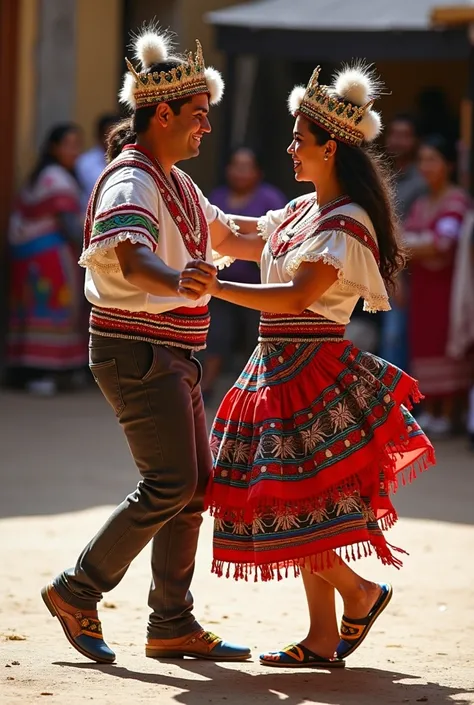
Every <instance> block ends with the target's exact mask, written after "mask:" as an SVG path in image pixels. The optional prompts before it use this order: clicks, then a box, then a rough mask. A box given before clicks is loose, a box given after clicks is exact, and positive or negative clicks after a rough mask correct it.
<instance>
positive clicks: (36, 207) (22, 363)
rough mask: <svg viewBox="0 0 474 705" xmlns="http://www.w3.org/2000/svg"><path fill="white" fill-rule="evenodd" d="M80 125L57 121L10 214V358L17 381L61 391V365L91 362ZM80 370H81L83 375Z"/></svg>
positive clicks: (67, 368) (40, 390)
mask: <svg viewBox="0 0 474 705" xmlns="http://www.w3.org/2000/svg"><path fill="white" fill-rule="evenodd" d="M80 152H81V133H80V130H79V128H78V127H77V126H76V125H74V124H72V123H65V124H61V125H57V126H56V127H54V128H53V129H52V130H51V131H50V133H49V135H48V137H47V139H46V141H45V144H44V147H43V150H42V152H41V155H40V158H39V160H38V164H37V165H36V167H35V169H34V170H33V173H32V174H31V176H30V178H29V180H28V182H27V184H26V186H25V188H24V189H23V191H22V192H21V193H20V195H19V197H18V200H17V203H16V204H15V209H14V212H13V214H12V217H11V221H10V228H9V244H10V253H11V268H10V312H9V314H10V315H9V319H10V320H9V332H8V342H7V364H8V367H9V369H10V373H11V377H12V379H13V380H15V381H16V383H19V384H20V385H21V386H26V388H27V389H28V390H29V391H30V392H32V393H35V394H40V395H42V396H50V395H52V394H54V393H55V392H56V391H57V384H58V373H60V372H68V373H70V375H69V376H70V378H71V381H72V380H73V379H74V373H75V372H78V371H80V370H82V368H84V367H85V366H86V365H87V329H86V327H83V315H82V314H83V312H84V307H83V296H82V281H83V280H82V275H81V271H80V269H79V266H78V265H77V259H78V256H79V252H80V247H81V242H82V219H81V217H80V213H81V200H80V195H81V194H80V188H79V185H78V182H77V180H76V177H75V173H74V165H75V163H76V160H77V158H78V156H79V154H80ZM77 377H79V375H77Z"/></svg>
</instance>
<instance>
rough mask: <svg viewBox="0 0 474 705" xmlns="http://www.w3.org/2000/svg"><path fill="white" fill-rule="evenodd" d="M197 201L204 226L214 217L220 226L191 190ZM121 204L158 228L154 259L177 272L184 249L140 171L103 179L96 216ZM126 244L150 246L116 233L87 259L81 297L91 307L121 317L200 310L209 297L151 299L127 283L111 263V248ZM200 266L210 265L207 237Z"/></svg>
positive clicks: (114, 262)
mask: <svg viewBox="0 0 474 705" xmlns="http://www.w3.org/2000/svg"><path fill="white" fill-rule="evenodd" d="M196 191H197V193H198V195H199V201H200V204H201V207H202V209H203V211H204V214H205V217H206V219H207V222H208V223H212V222H213V221H214V220H215V219H216V218H217V217H218V218H219V219H220V220H223V221H224V222H225V216H224V214H223V213H222V212H221V211H220V210H219V209H218V208H216V207H215V206H213V205H211V203H210V202H209V201H208V200H207V198H206V197H205V196H204V195H203V193H202V192H201V191H200V190H199V189H198V188H197V187H196ZM123 204H130V205H134V206H140V207H141V208H144V209H146V210H147V211H149V213H150V214H153V217H154V222H157V223H158V226H159V235H158V244H157V247H156V250H155V254H156V255H157V256H158V257H160V258H161V259H162V260H163V262H165V263H166V264H167V265H168V266H169V267H171V268H173V269H176V270H178V271H181V270H182V269H184V267H185V266H186V264H187V263H188V262H189V261H190V260H191V259H192V257H191V255H190V254H189V252H188V251H187V249H186V247H185V246H184V243H183V239H182V237H181V234H180V232H179V230H178V228H177V226H176V225H175V223H174V221H173V219H172V218H171V216H170V214H169V211H168V209H167V207H166V205H165V203H164V201H163V199H162V197H161V195H160V193H159V192H158V190H157V188H156V186H155V183H154V181H153V178H152V177H151V176H150V175H149V174H148V173H147V172H145V171H144V170H143V169H139V168H135V167H129V166H127V167H123V168H121V169H116V170H115V171H113V172H112V173H111V174H109V176H108V177H107V178H106V180H105V182H104V184H103V185H102V186H101V190H100V193H99V196H98V199H97V208H96V215H99V214H101V213H104V212H106V211H109V210H110V209H112V208H116V207H117V206H120V205H123ZM125 239H129V240H131V241H132V242H143V243H144V244H146V245H147V246H148V247H149V248H150V249H153V247H152V245H151V244H150V241H149V240H147V239H145V238H144V237H142V236H140V235H137V233H130V232H126V231H124V232H121V233H120V235H118V236H117V235H115V236H114V238H113V241H109V242H106V243H105V244H104V245H103V246H102V247H100V248H98V249H97V246H95V249H94V251H93V253H92V254H89V255H87V269H86V277H85V295H86V298H87V300H88V301H89V302H90V303H91V304H93V305H94V306H99V307H102V308H118V309H124V310H127V311H145V312H146V313H153V314H158V313H163V312H164V311H170V310H172V309H174V308H179V307H180V306H186V307H189V308H195V307H199V306H205V305H206V304H207V303H208V301H209V299H210V296H204V297H202V298H200V299H198V300H197V301H191V300H190V299H187V298H185V297H182V296H168V297H165V296H153V295H151V294H147V293H146V292H145V291H143V290H141V289H138V288H137V287H136V286H133V284H130V283H129V282H127V281H126V280H125V279H124V277H123V275H122V271H121V269H120V265H119V263H118V260H117V256H116V252H115V246H116V245H117V244H118V243H119V242H121V241H123V240H125ZM206 261H207V262H210V263H212V249H211V239H210V237H209V239H208V244H207V251H206Z"/></svg>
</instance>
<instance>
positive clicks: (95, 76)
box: [74, 0, 124, 146]
mask: <svg viewBox="0 0 474 705" xmlns="http://www.w3.org/2000/svg"><path fill="white" fill-rule="evenodd" d="M76 1H77V0H76ZM122 25H123V22H122V0H78V1H77V8H76V76H75V102H74V119H75V121H76V122H77V123H78V124H79V125H81V126H82V128H83V130H84V138H85V144H86V146H91V144H92V143H93V142H94V140H95V123H96V120H97V118H98V117H99V116H100V115H102V114H104V113H110V112H117V110H118V102H117V92H118V88H119V84H120V76H121V73H123V70H124V66H123V56H122Z"/></svg>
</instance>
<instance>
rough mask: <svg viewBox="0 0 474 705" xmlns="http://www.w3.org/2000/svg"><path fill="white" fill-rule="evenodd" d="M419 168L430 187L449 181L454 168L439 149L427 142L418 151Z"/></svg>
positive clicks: (437, 186)
mask: <svg viewBox="0 0 474 705" xmlns="http://www.w3.org/2000/svg"><path fill="white" fill-rule="evenodd" d="M418 168H419V170H420V174H421V175H422V176H423V178H424V179H425V181H426V183H427V184H428V186H429V187H430V188H439V187H440V186H443V184H445V183H447V182H448V181H449V177H450V173H451V169H452V167H451V165H450V164H449V163H448V162H447V161H446V159H445V158H444V157H443V156H442V155H441V154H440V153H439V152H438V150H437V149H435V148H434V147H430V146H428V145H426V144H424V145H422V146H421V147H420V150H419V152H418Z"/></svg>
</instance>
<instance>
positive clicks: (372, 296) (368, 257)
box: [259, 193, 390, 325]
mask: <svg viewBox="0 0 474 705" xmlns="http://www.w3.org/2000/svg"><path fill="white" fill-rule="evenodd" d="M259 230H260V232H261V234H262V236H263V237H264V238H265V239H266V240H267V243H266V245H265V248H264V250H263V254H262V259H261V277H262V282H264V283H285V282H289V281H291V279H293V277H294V276H295V273H296V272H297V270H298V267H299V266H300V264H301V263H302V262H317V261H318V260H321V261H323V262H325V263H327V264H330V265H332V266H333V267H335V268H336V269H337V274H338V279H337V281H336V282H335V283H334V284H333V285H332V286H331V287H330V288H329V289H328V290H327V291H326V292H325V293H324V294H323V296H321V298H320V299H319V300H318V301H315V302H314V303H313V304H311V305H310V306H308V310H310V311H312V312H313V313H317V314H319V315H320V316H323V317H324V318H326V319H327V320H329V321H334V322H336V323H340V324H342V325H347V324H348V323H349V321H350V318H351V314H352V312H353V310H354V308H355V305H356V304H357V301H358V300H359V298H361V297H362V298H363V299H364V310H365V311H370V312H375V311H387V310H389V309H390V306H389V303H388V295H387V291H386V288H385V284H384V281H383V279H382V276H381V274H380V271H379V266H378V256H379V255H378V245H377V237H376V234H375V231H374V228H373V225H372V222H371V220H370V218H369V216H368V215H367V213H366V212H365V211H364V210H363V209H362V208H361V207H360V206H358V205H357V204H355V203H352V202H351V201H350V199H348V198H346V197H343V198H340V199H337V200H336V201H334V202H332V203H330V204H327V205H326V206H324V207H323V208H319V207H318V205H317V202H316V194H315V193H312V194H309V195H305V196H301V197H300V198H297V199H295V200H294V201H291V202H290V203H289V204H288V205H287V206H286V208H283V209H281V210H279V211H269V212H268V213H267V214H266V215H265V216H263V218H261V219H260V222H259Z"/></svg>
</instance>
